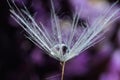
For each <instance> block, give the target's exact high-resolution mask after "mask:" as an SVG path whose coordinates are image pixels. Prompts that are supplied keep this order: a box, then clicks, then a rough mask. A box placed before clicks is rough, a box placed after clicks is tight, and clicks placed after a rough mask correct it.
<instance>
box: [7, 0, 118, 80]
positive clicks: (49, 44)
mask: <svg viewBox="0 0 120 80" xmlns="http://www.w3.org/2000/svg"><path fill="white" fill-rule="evenodd" d="M12 3H13V6H14V7H12V6H11V4H10V2H9V1H8V4H9V6H10V8H11V9H10V12H11V15H10V16H11V17H12V18H13V19H14V20H15V21H16V22H17V23H18V24H19V25H20V26H21V27H22V28H23V29H24V30H25V31H26V32H27V33H28V34H29V36H28V37H27V38H28V39H29V40H31V41H32V42H33V43H34V44H36V45H37V46H38V47H39V48H41V49H44V50H46V51H47V54H48V55H50V56H51V57H53V58H55V59H56V60H58V61H60V62H62V64H63V68H64V65H65V62H66V61H68V60H70V59H72V58H73V57H75V56H77V55H79V54H80V53H82V52H83V51H85V50H86V49H88V48H89V47H91V46H93V45H95V44H96V43H98V42H99V41H100V40H101V39H103V38H102V37H103V36H104V33H105V32H106V31H107V30H106V29H108V28H107V27H106V26H108V25H110V24H111V23H113V22H114V21H115V20H116V19H118V18H119V17H120V16H117V17H116V15H117V14H118V13H119V11H120V9H116V10H115V11H114V12H113V13H111V14H110V12H111V10H112V8H113V7H114V6H115V5H116V3H117V2H116V3H114V4H113V5H112V6H111V7H110V8H109V9H106V10H105V12H104V13H105V14H104V15H100V16H98V18H97V19H96V20H95V21H94V22H93V23H92V25H87V24H86V28H83V29H82V33H81V34H80V35H79V37H78V38H77V41H76V42H74V41H73V38H74V37H75V34H76V33H77V24H78V19H79V16H77V13H75V15H74V16H73V23H72V24H71V27H70V29H69V32H70V33H69V34H68V38H67V40H66V41H67V42H66V41H64V39H63V37H62V35H64V33H63V32H62V28H61V26H60V20H59V19H58V17H57V16H56V14H55V10H54V5H53V2H52V0H51V5H52V10H51V11H52V12H51V24H52V34H53V35H52V36H50V34H49V33H48V31H47V29H46V28H45V27H44V25H43V24H42V23H40V24H38V23H37V22H36V21H35V19H34V18H33V17H32V16H31V14H30V12H29V11H28V10H27V8H26V6H25V5H24V4H23V6H24V9H19V8H18V7H17V5H16V4H15V2H14V1H12ZM81 12H82V11H81ZM63 70H64V69H63ZM63 72H64V71H63ZM62 74H64V73H62ZM61 80H63V79H61Z"/></svg>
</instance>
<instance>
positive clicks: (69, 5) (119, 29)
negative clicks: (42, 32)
mask: <svg viewBox="0 0 120 80" xmlns="http://www.w3.org/2000/svg"><path fill="white" fill-rule="evenodd" d="M22 1H23V2H24V3H25V5H26V6H27V8H28V9H29V11H30V12H31V14H32V15H34V14H35V13H36V15H34V16H35V19H36V21H41V22H42V23H43V24H44V25H45V26H46V27H49V25H50V9H51V8H50V0H22ZM15 2H16V4H17V5H18V6H19V7H20V8H22V7H23V6H22V4H21V1H20V0H15ZM114 2H115V0H54V3H55V4H54V5H55V10H56V12H57V15H58V16H59V18H60V19H63V20H66V19H67V20H68V19H71V20H72V16H71V15H72V12H73V11H78V9H79V8H80V7H81V6H82V8H83V9H82V10H83V11H82V14H81V15H80V20H79V24H78V25H80V24H81V23H82V24H84V23H85V22H86V20H87V18H88V17H89V18H90V21H89V22H92V21H94V18H95V17H97V16H98V15H99V14H102V13H103V10H104V9H105V8H107V7H110V5H111V4H113V3H114ZM76 7H78V8H77V9H76ZM119 7H120V3H118V4H117V5H116V7H114V9H116V8H119ZM110 26H112V28H111V30H110V31H109V32H108V34H107V38H106V39H105V40H103V41H102V42H100V43H99V44H97V45H95V46H93V47H91V48H89V49H88V50H86V51H85V52H83V53H81V54H80V55H79V56H77V57H75V58H73V59H71V60H69V61H68V62H67V63H66V67H65V80H120V20H117V21H116V22H115V23H113V24H112V25H110ZM25 34H26V33H25V31H24V30H23V29H22V28H21V27H20V26H19V25H18V24H17V23H16V22H15V21H14V20H13V19H12V18H11V17H10V13H9V6H8V4H7V2H6V0H0V80H59V79H60V74H61V66H60V62H59V61H57V60H55V59H53V58H51V57H49V56H48V55H46V54H45V51H42V50H40V49H39V48H38V47H36V46H35V45H34V44H33V43H32V42H31V41H29V40H28V39H27V38H26V37H25V36H24V35H25Z"/></svg>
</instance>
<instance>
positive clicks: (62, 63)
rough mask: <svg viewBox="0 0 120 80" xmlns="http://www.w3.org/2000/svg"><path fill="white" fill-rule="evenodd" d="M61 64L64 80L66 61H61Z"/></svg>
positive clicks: (62, 79) (62, 78)
mask: <svg viewBox="0 0 120 80" xmlns="http://www.w3.org/2000/svg"><path fill="white" fill-rule="evenodd" d="M61 66H62V72H61V80H64V71H65V62H61Z"/></svg>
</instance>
